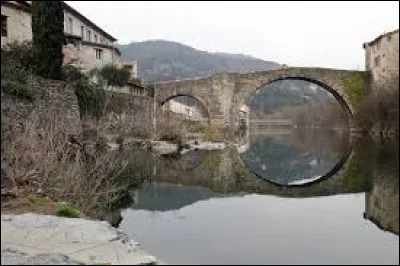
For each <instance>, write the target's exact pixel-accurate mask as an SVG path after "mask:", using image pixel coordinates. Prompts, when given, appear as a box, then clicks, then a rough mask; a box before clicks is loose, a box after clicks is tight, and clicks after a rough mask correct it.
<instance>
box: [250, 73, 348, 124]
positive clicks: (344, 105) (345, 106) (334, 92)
mask: <svg viewBox="0 0 400 266" xmlns="http://www.w3.org/2000/svg"><path fill="white" fill-rule="evenodd" d="M281 80H302V81H307V82H309V83H312V84H315V85H318V86H319V87H321V88H323V89H324V90H326V91H328V92H329V93H331V94H332V95H333V97H334V98H335V99H336V100H337V101H338V102H339V104H340V106H341V107H342V109H343V111H344V112H346V114H347V115H348V117H349V118H352V117H353V113H352V111H351V109H350V107H349V105H348V104H347V102H346V100H345V99H344V98H343V97H342V96H341V95H340V93H338V91H337V90H335V89H333V88H331V87H330V86H329V85H326V84H325V83H323V82H321V81H319V80H314V79H312V78H308V77H297V76H287V77H277V78H275V79H271V80H268V81H267V83H266V84H263V85H261V86H260V87H258V88H255V89H254V91H253V92H251V93H250V94H249V95H247V98H246V99H245V103H248V102H249V100H250V97H251V95H252V94H253V93H254V92H256V91H258V90H261V89H262V88H264V87H265V86H267V85H269V84H272V83H274V82H277V81H281Z"/></svg>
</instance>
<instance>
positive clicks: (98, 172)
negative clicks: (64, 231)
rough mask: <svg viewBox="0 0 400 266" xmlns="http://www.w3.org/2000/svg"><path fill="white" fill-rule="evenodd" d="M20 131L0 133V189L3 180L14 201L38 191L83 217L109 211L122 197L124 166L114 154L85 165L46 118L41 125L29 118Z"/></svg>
mask: <svg viewBox="0 0 400 266" xmlns="http://www.w3.org/2000/svg"><path fill="white" fill-rule="evenodd" d="M2 120H3V119H2ZM43 122H44V123H43ZM39 124H42V126H41V128H40V129H38V126H39ZM2 127H3V121H2ZM22 128H23V129H24V130H23V131H15V130H14V131H11V130H5V131H3V128H2V145H1V154H2V183H3V181H5V180H6V183H7V182H8V183H9V184H10V185H11V187H13V188H15V190H16V191H18V193H16V194H17V196H18V197H27V196H29V195H35V194H36V192H37V191H38V189H39V188H40V189H41V190H43V194H44V195H47V196H49V197H50V198H51V199H54V200H56V201H68V202H70V203H71V206H74V207H75V208H77V209H79V210H81V211H82V212H83V213H85V214H86V213H89V212H95V211H94V210H99V209H101V210H104V209H109V208H111V207H113V206H115V205H114V204H115V202H118V201H119V200H120V198H121V197H125V195H126V193H127V189H128V186H127V185H126V184H124V183H122V179H121V178H120V177H121V175H122V176H126V174H124V173H125V169H126V162H125V161H124V160H121V158H120V157H119V153H118V154H109V153H106V154H97V156H96V157H95V158H94V161H91V160H87V159H86V158H87V156H86V151H85V149H84V147H82V146H81V145H78V144H73V143H71V142H70V137H69V135H68V130H67V129H68V125H60V124H59V122H57V121H55V120H54V118H53V117H52V116H51V114H48V116H47V117H41V118H40V121H39V118H38V117H36V116H30V117H28V118H27V119H26V120H25V122H24V123H23V125H22ZM61 212H64V213H65V210H64V211H61ZM66 212H68V211H66Z"/></svg>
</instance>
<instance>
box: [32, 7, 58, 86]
mask: <svg viewBox="0 0 400 266" xmlns="http://www.w3.org/2000/svg"><path fill="white" fill-rule="evenodd" d="M62 4H63V3H62V2H61V1H33V2H32V33H33V49H34V53H33V54H34V56H35V58H36V59H35V60H36V62H40V63H39V64H37V65H36V68H37V69H36V73H37V74H38V75H39V76H41V77H43V78H50V79H61V78H62V70H61V66H62V62H63V53H62V46H63V44H64V11H63V7H62Z"/></svg>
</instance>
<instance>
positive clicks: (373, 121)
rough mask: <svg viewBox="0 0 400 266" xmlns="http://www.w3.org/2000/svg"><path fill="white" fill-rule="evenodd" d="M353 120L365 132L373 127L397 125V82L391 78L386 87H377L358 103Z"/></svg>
mask: <svg viewBox="0 0 400 266" xmlns="http://www.w3.org/2000/svg"><path fill="white" fill-rule="evenodd" d="M355 119H356V122H357V123H358V125H359V126H361V127H362V128H364V129H365V130H368V129H370V128H371V127H372V126H373V125H377V124H380V125H381V126H383V125H384V124H386V123H388V124H393V123H396V124H398V121H399V80H398V78H393V79H392V80H390V81H389V82H388V83H387V84H386V86H383V85H377V86H376V87H375V88H373V89H372V91H371V93H370V94H369V95H367V96H366V97H365V98H364V99H363V100H362V101H361V103H360V105H359V108H358V109H357V110H356V113H355Z"/></svg>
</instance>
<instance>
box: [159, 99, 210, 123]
mask: <svg viewBox="0 0 400 266" xmlns="http://www.w3.org/2000/svg"><path fill="white" fill-rule="evenodd" d="M162 108H163V111H170V112H172V113H174V114H177V115H180V116H182V117H183V118H185V119H187V120H191V121H207V118H206V117H205V115H204V114H203V113H202V111H201V110H200V108H199V107H198V106H197V105H188V104H184V103H181V102H179V101H176V100H174V99H171V100H169V101H167V102H166V103H165V104H164V105H163V107H162Z"/></svg>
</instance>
